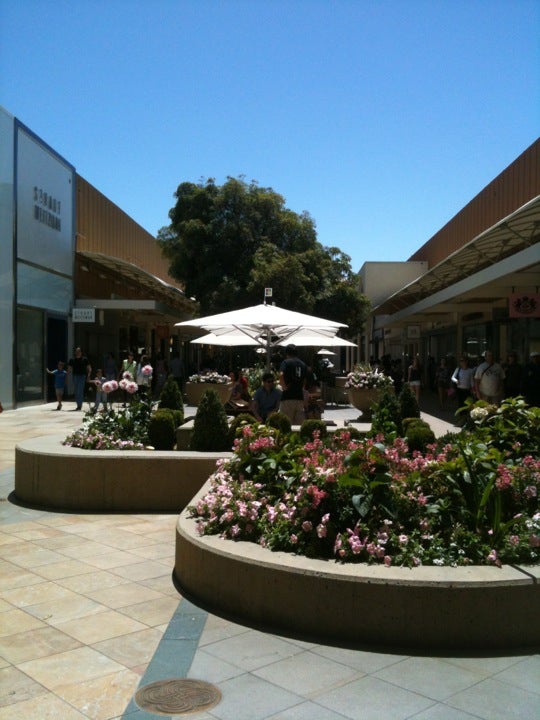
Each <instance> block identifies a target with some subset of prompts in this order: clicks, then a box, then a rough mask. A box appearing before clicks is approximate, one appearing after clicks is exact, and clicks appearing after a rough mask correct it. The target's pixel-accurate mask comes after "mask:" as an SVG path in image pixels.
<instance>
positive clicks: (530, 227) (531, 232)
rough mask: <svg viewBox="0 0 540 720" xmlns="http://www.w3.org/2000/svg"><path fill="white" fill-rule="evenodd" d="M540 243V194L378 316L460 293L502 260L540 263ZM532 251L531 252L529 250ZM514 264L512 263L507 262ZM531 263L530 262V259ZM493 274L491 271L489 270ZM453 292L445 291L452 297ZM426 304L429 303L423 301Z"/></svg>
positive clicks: (411, 285) (396, 297)
mask: <svg viewBox="0 0 540 720" xmlns="http://www.w3.org/2000/svg"><path fill="white" fill-rule="evenodd" d="M539 242H540V195H539V196H537V197H535V198H533V199H532V200H530V201H529V202H528V203H526V204H525V205H523V206H522V207H520V208H519V209H518V210H516V211H515V212H513V213H512V214H511V215H509V216H508V217H506V218H504V219H503V220H501V221H500V222H498V223H497V224H496V225H494V226H493V227H491V228H489V229H488V230H485V231H484V232H482V233H480V235H477V236H476V237H475V238H474V239H473V240H471V241H470V242H468V243H467V244H466V245H464V246H463V247H462V248H460V249H459V250H456V251H455V252H454V253H452V254H451V255H449V256H448V257H447V258H446V259H445V260H443V261H442V262H440V263H438V264H437V265H436V266H435V267H433V268H432V269H431V270H428V272H426V273H425V274H424V275H422V276H421V277H419V278H417V279H416V280H414V281H413V282H411V283H409V284H408V285H406V286H405V287H403V288H402V289H401V290H398V291H397V292H395V293H394V294H393V295H391V296H390V297H389V298H387V299H386V300H385V301H384V302H382V303H381V304H380V305H379V306H377V307H376V308H375V309H374V315H389V316H392V315H396V314H398V315H400V316H401V315H404V314H408V313H406V311H407V310H408V309H410V310H411V311H414V306H415V305H417V304H419V303H420V302H421V301H423V300H426V299H427V298H431V297H434V298H435V296H436V295H437V293H441V291H443V290H445V289H447V288H448V289H449V288H452V286H456V295H457V294H458V293H459V292H462V291H463V287H462V286H461V287H460V286H459V283H460V282H462V281H463V280H464V279H466V278H469V277H471V276H475V275H477V274H480V273H481V271H483V270H486V269H488V268H490V267H492V266H495V265H497V264H501V266H502V267H504V266H505V264H504V263H502V261H504V260H507V259H509V258H511V257H512V256H516V257H518V256H519V254H521V255H522V257H523V258H524V259H525V260H526V261H527V259H528V260H529V261H530V259H531V257H532V258H535V259H536V262H540V250H539V251H538V252H536V248H534V251H532V252H531V249H532V248H533V246H535V245H538V243H539ZM527 251H528V252H527ZM507 265H508V266H509V267H510V266H511V263H507ZM529 265H530V262H529ZM487 275H489V273H487ZM450 295H451V293H445V296H446V297H449V296H450ZM423 304H424V305H425V303H423Z"/></svg>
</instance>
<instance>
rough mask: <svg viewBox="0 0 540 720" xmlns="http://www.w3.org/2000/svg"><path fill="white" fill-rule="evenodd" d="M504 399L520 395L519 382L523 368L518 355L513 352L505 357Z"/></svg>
mask: <svg viewBox="0 0 540 720" xmlns="http://www.w3.org/2000/svg"><path fill="white" fill-rule="evenodd" d="M503 367H504V397H505V398H509V397H517V396H518V395H521V381H522V376H523V366H522V365H521V363H520V362H519V360H518V355H517V353H516V352H514V351H513V350H512V351H511V352H509V353H508V355H507V356H506V363H505V364H504V366H503Z"/></svg>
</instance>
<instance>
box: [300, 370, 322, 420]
mask: <svg viewBox="0 0 540 720" xmlns="http://www.w3.org/2000/svg"><path fill="white" fill-rule="evenodd" d="M323 410H324V403H323V402H322V400H321V389H320V387H319V383H318V380H317V377H316V375H315V373H314V372H313V371H312V370H310V369H308V371H307V374H306V379H305V381H304V412H305V415H306V419H309V420H320V419H321V416H322V413H323Z"/></svg>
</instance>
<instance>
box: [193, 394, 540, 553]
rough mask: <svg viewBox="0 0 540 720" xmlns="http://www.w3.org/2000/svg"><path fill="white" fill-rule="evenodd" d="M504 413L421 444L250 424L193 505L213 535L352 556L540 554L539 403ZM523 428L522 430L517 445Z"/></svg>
mask: <svg viewBox="0 0 540 720" xmlns="http://www.w3.org/2000/svg"><path fill="white" fill-rule="evenodd" d="M496 414H497V418H496V419H493V420H491V419H490V418H491V417H494V416H490V415H489V414H484V413H482V419H481V420H480V419H479V420H478V421H477V422H478V423H479V424H478V426H477V427H476V428H475V429H474V430H472V431H465V432H462V433H461V434H460V435H459V436H458V435H455V436H453V437H452V438H451V439H452V442H451V443H447V444H445V445H444V446H441V444H440V443H439V444H434V445H433V446H429V447H428V448H427V450H424V452H419V451H415V452H413V453H411V452H410V450H409V448H408V445H407V442H406V441H405V440H404V439H402V438H396V439H395V440H393V441H392V442H382V441H380V439H379V438H365V439H354V438H351V435H350V434H349V433H348V432H347V431H338V432H336V433H334V434H332V435H331V436H328V437H327V438H321V437H319V436H318V435H317V434H315V435H314V436H313V438H312V439H311V440H308V441H304V442H303V441H302V440H301V438H300V436H299V435H297V434H292V435H288V436H286V437H285V436H283V435H282V433H281V432H280V431H277V430H275V429H274V428H272V427H269V426H264V425H246V426H244V427H242V428H241V430H240V431H239V436H238V437H237V439H236V440H235V444H234V457H233V459H232V460H231V461H227V462H225V463H224V464H223V465H222V466H221V467H220V468H219V470H218V471H217V472H216V473H215V475H214V476H213V477H212V483H211V488H210V491H209V492H208V494H207V495H206V496H205V497H204V498H202V499H201V500H200V501H199V502H198V503H197V505H196V506H194V507H192V508H190V511H191V513H192V515H193V516H194V517H195V518H196V519H197V523H198V527H199V531H200V532H201V533H202V534H205V533H210V534H214V533H218V534H220V535H222V536H223V537H225V538H229V539H242V540H251V541H252V542H258V543H260V544H261V545H263V546H264V547H268V548H270V549H279V550H284V551H287V552H293V553H300V554H304V555H308V556H310V557H321V558H329V557H334V558H335V559H337V560H340V561H342V562H360V561H361V562H368V563H382V564H385V565H407V566H416V565H421V564H426V565H452V566H454V565H472V564H495V565H500V564H501V563H502V562H506V563H509V562H517V563H537V562H539V561H540V510H539V501H538V497H539V494H540V457H539V452H538V447H537V444H536V442H537V440H536V439H537V437H538V435H535V434H532V433H534V432H536V430H537V429H538V427H537V421H538V413H537V409H532V408H523V407H522V406H519V405H518V406H517V407H516V406H515V404H512V407H506V408H505V407H504V403H503V406H501V408H500V409H499V411H497V413H496ZM405 424H406V425H408V430H407V432H408V433H409V434H411V432H412V431H413V430H414V429H415V427H416V428H418V429H420V430H421V431H422V433H423V432H424V431H425V427H424V426H423V423H422V422H419V421H418V420H417V419H413V420H409V422H408V423H405ZM511 428H513V430H512V431H511ZM494 429H496V433H493V430H494ZM500 432H502V437H500V436H499V433H500ZM513 432H516V433H517V435H518V436H519V437H520V438H521V440H520V442H519V443H517V444H516V443H515V444H514V445H511V441H510V438H511V436H512V433H513ZM531 446H534V447H536V451H535V452H534V453H530V452H528V451H527V450H528V448H530V447H531Z"/></svg>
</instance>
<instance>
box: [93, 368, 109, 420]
mask: <svg viewBox="0 0 540 720" xmlns="http://www.w3.org/2000/svg"><path fill="white" fill-rule="evenodd" d="M91 382H92V383H93V384H94V385H95V386H96V400H95V403H94V408H93V410H92V412H94V413H96V412H97V411H98V410H99V406H100V405H101V404H103V409H104V410H107V393H106V392H103V390H102V387H101V386H102V385H103V383H104V382H106V380H105V378H104V377H103V370H102V369H101V368H98V369H97V370H96V377H95V378H94V379H93V380H92V381H91Z"/></svg>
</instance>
